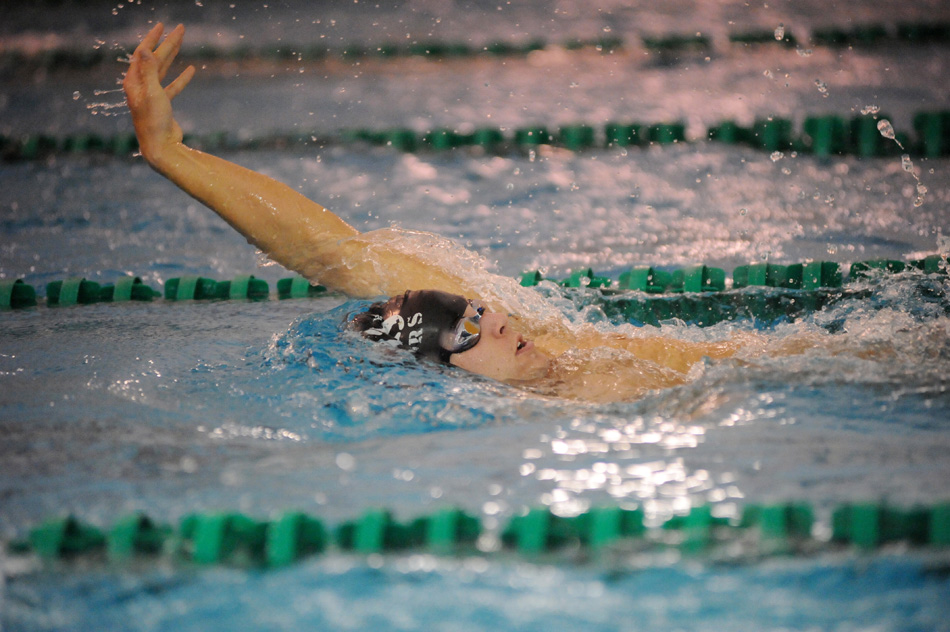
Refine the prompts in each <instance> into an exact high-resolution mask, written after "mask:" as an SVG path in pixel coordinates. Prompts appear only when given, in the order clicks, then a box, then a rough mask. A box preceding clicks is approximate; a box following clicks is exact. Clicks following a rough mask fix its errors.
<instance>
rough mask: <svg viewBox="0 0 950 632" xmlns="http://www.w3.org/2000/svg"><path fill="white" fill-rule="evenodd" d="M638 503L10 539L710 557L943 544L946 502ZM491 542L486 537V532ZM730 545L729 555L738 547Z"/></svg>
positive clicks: (100, 544)
mask: <svg viewBox="0 0 950 632" xmlns="http://www.w3.org/2000/svg"><path fill="white" fill-rule="evenodd" d="M650 523H651V521H648V520H646V519H645V514H644V511H643V510H642V509H641V508H634V509H625V508H622V507H618V506H602V507H595V508H592V509H589V510H587V511H585V512H583V513H581V514H580V515H577V516H571V517H564V516H560V515H557V514H555V513H554V512H552V511H551V509H550V508H548V507H535V508H530V509H528V510H526V511H524V512H523V513H521V514H519V515H516V516H514V517H512V518H511V519H510V520H509V521H508V522H507V524H505V525H504V526H503V527H502V528H500V529H486V528H485V527H484V525H483V524H482V523H481V521H480V520H479V519H478V518H477V517H475V516H472V515H470V514H468V513H466V512H465V511H463V510H461V509H458V508H455V507H447V508H442V509H439V510H437V511H435V512H434V513H432V514H429V515H425V516H421V517H418V518H415V519H411V520H408V521H406V522H400V521H398V520H396V519H395V518H394V516H393V514H392V512H390V511H389V510H386V509H370V510H368V511H366V512H364V513H363V514H362V515H361V516H359V517H358V518H356V519H354V520H349V521H344V522H342V523H339V524H337V525H336V526H335V527H333V528H330V527H328V526H327V525H325V524H324V523H323V522H322V521H321V520H320V519H319V518H316V517H314V516H311V515H308V514H306V513H305V512H300V511H291V512H287V513H284V514H283V515H281V516H279V517H276V518H275V519H273V520H259V519H256V518H253V517H249V516H247V515H245V514H242V513H238V512H215V513H193V514H189V515H187V516H185V517H183V518H182V519H181V520H180V522H179V525H178V527H177V529H176V528H174V527H172V526H171V525H169V524H166V523H162V522H158V521H155V520H153V519H152V518H150V517H149V516H147V515H145V514H143V513H138V514H133V515H130V516H126V517H123V518H120V519H119V520H117V521H116V522H115V523H114V524H113V525H112V526H111V527H108V528H105V529H102V528H99V527H97V526H94V525H91V524H87V523H84V522H82V521H80V520H79V519H78V518H76V517H75V516H64V517H59V518H55V519H51V520H48V521H46V522H44V523H42V524H40V525H39V526H37V527H35V528H33V529H30V531H29V534H28V535H27V536H26V537H25V538H22V539H18V540H13V541H10V542H9V543H8V544H7V549H8V551H9V553H10V554H12V555H23V556H26V555H33V556H36V557H38V558H40V559H42V560H47V561H52V560H70V561H75V560H77V559H86V560H89V559H97V558H98V559H100V560H104V561H109V562H112V563H122V562H127V561H129V560H131V559H138V560H142V559H149V558H151V559H169V558H170V559H172V560H174V561H177V562H180V563H193V564H198V565H217V564H224V565H232V566H256V567H271V568H277V567H284V566H288V565H290V564H293V563H296V562H299V561H302V560H305V559H307V558H309V557H313V556H315V555H318V554H320V553H323V552H326V551H331V550H336V551H340V552H345V553H354V554H359V555H371V554H386V553H400V552H407V551H422V552H428V553H433V554H440V555H454V554H466V553H468V554H474V553H490V552H498V553H513V554H516V555H520V556H522V557H524V558H525V559H527V560H532V561H533V560H537V559H539V558H542V557H543V556H546V555H549V554H558V553H564V552H571V553H573V554H574V555H575V556H576V555H577V554H578V553H581V554H582V555H583V556H585V557H590V556H596V555H598V554H602V553H606V554H608V555H609V554H616V553H617V552H618V551H619V552H622V551H636V552H651V551H652V552H657V551H663V550H670V549H673V550H679V551H681V552H683V553H685V554H688V555H696V556H702V555H707V556H710V557H712V556H713V555H714V554H715V553H716V552H718V553H720V554H721V552H722V551H723V550H727V549H729V548H731V549H732V550H734V549H735V545H740V547H741V551H742V552H741V554H740V555H741V556H745V557H755V558H758V557H761V556H763V555H786V556H788V555H808V554H816V553H821V552H829V551H841V550H847V549H851V550H855V551H859V552H864V553H867V552H871V551H874V550H877V549H880V548H881V547H885V546H888V545H893V544H898V543H899V544H901V545H903V546H904V547H906V546H913V547H920V548H930V549H946V548H948V547H950V502H941V503H936V504H934V505H931V506H916V507H896V506H893V505H888V504H884V503H873V502H855V503H845V504H841V505H838V506H837V507H835V508H834V509H833V511H832V514H831V524H830V529H828V528H827V527H828V525H825V529H824V532H826V533H827V532H830V535H827V534H826V535H822V536H820V537H819V536H816V533H820V532H821V531H822V530H821V529H820V528H816V527H820V525H819V523H818V522H817V521H816V519H815V511H814V509H813V508H812V507H811V506H810V505H809V504H807V503H803V502H793V503H770V504H750V505H747V506H745V507H744V508H742V510H741V512H740V514H739V515H738V516H732V517H723V516H718V515H717V511H716V508H715V507H714V506H710V505H700V506H696V507H693V508H692V509H691V510H690V511H689V513H687V514H683V515H675V516H673V517H671V518H669V519H668V520H665V521H663V522H662V523H660V524H657V525H652V524H650ZM486 536H487V537H488V538H491V539H492V542H491V543H488V542H486V539H485V537H486ZM732 555H736V554H735V553H733V554H732Z"/></svg>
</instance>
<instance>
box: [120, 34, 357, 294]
mask: <svg viewBox="0 0 950 632" xmlns="http://www.w3.org/2000/svg"><path fill="white" fill-rule="evenodd" d="M162 32H163V27H162V25H161V24H158V25H156V26H155V27H154V28H153V29H152V30H151V31H150V32H149V33H148V35H147V36H146V37H145V38H144V39H143V40H142V43H141V44H139V46H138V47H137V48H136V49H135V53H134V54H133V55H132V59H131V63H130V66H129V70H128V72H127V74H126V76H125V81H124V83H123V87H124V89H125V93H126V99H127V101H128V104H129V110H130V111H131V113H132V121H133V124H134V125H135V133H136V135H137V136H138V139H139V147H140V150H141V152H142V156H143V157H144V158H145V160H146V161H147V162H148V163H149V164H150V165H151V166H152V167H153V168H154V169H155V170H156V171H158V172H159V173H160V174H162V175H163V176H165V177H166V178H168V179H169V180H171V181H172V182H173V183H175V184H176V185H178V187H180V188H181V189H182V190H183V191H185V192H186V193H188V194H189V195H191V196H192V197H194V198H195V199H197V200H198V201H200V202H202V203H203V204H205V205H206V206H208V207H209V208H211V209H212V210H214V211H215V212H216V213H217V214H218V215H220V216H221V217H222V218H224V219H225V220H226V221H227V222H228V223H229V224H230V225H231V226H233V227H234V228H235V229H237V230H238V232H240V233H241V234H242V235H244V236H245V237H246V238H247V240H248V241H249V242H251V243H252V244H254V245H255V246H257V247H258V248H260V249H261V250H263V251H264V252H266V253H267V254H268V255H269V256H270V257H271V258H272V259H274V260H275V261H277V262H278V263H280V264H282V265H284V266H286V267H288V268H290V269H292V270H296V271H298V272H301V273H302V274H306V272H307V267H308V265H307V264H308V261H312V260H314V258H316V259H321V258H330V259H332V258H333V257H334V256H335V254H334V250H335V247H334V244H335V243H336V242H337V241H339V240H340V239H345V238H347V237H353V236H356V235H358V234H359V231H357V230H356V229H355V228H353V227H352V226H350V225H349V224H347V223H346V222H344V221H343V220H342V219H340V218H339V217H337V216H336V215H335V214H333V213H332V212H330V211H328V210H327V209H325V208H323V207H322V206H321V205H319V204H317V203H316V202H313V201H312V200H309V199H308V198H306V197H305V196H303V195H301V194H300V193H298V192H297V191H294V190H293V189H291V188H290V187H288V186H286V185H284V184H282V183H280V182H277V181H275V180H273V179H271V178H268V177H267V176H264V175H262V174H260V173H257V172H255V171H251V170H249V169H245V168H244V167H241V166H239V165H236V164H234V163H231V162H228V161H226V160H223V159H221V158H217V157H215V156H212V155H210V154H206V153H203V152H200V151H197V150H195V149H191V148H189V147H186V146H185V145H184V144H183V142H182V131H181V127H180V126H179V125H178V123H177V122H176V121H175V118H174V115H173V113H172V106H171V100H172V99H173V98H175V97H176V96H177V95H178V94H179V93H180V92H181V91H182V90H183V89H184V88H185V86H186V85H188V82H189V81H190V80H191V78H192V77H193V76H194V74H195V70H194V67H193V66H189V67H188V68H187V69H185V71H184V72H182V74H181V75H180V76H179V77H178V78H177V79H175V80H174V81H173V82H171V83H170V84H169V85H168V86H167V87H164V88H163V87H162V85H161V82H162V80H163V79H164V78H165V75H166V73H167V72H168V68H169V66H170V65H171V63H172V61H173V60H174V58H175V56H176V55H177V54H178V50H179V48H180V47H181V42H182V38H183V36H184V27H182V26H180V25H179V26H178V27H177V28H175V29H174V30H173V31H172V32H171V33H169V34H168V37H167V38H166V39H165V41H163V42H162V43H161V44H160V45H159V41H160V40H161V36H162ZM338 289H341V290H343V291H347V288H346V287H340V288H338Z"/></svg>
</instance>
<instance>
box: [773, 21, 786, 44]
mask: <svg viewBox="0 0 950 632" xmlns="http://www.w3.org/2000/svg"><path fill="white" fill-rule="evenodd" d="M784 37H785V25H784V24H779V25H778V26H776V27H775V39H776V40H778V41H779V42H781V41H782V39H783V38H784Z"/></svg>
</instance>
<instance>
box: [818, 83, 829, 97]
mask: <svg viewBox="0 0 950 632" xmlns="http://www.w3.org/2000/svg"><path fill="white" fill-rule="evenodd" d="M815 85H816V86H818V92H820V93H821V96H823V97H827V96H828V84H826V83H825V82H824V81H822V80H821V79H815Z"/></svg>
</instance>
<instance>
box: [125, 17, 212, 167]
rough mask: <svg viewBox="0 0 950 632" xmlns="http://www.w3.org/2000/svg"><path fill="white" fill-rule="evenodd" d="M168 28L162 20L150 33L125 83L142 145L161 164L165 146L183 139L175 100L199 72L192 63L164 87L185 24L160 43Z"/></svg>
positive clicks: (135, 55)
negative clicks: (173, 108)
mask: <svg viewBox="0 0 950 632" xmlns="http://www.w3.org/2000/svg"><path fill="white" fill-rule="evenodd" d="M164 30H165V29H164V26H163V25H162V24H161V23H159V24H156V25H155V26H154V27H153V28H152V30H151V31H149V32H148V35H146V36H145V38H144V39H143V40H142V42H141V43H140V44H139V45H138V47H137V48H136V49H135V52H134V53H133V54H132V59H131V63H130V64H129V70H128V72H127V73H126V75H125V80H124V81H123V83H122V87H123V89H124V90H125V98H126V102H127V103H128V106H129V111H130V112H131V113H132V123H133V125H134V126H135V134H136V136H138V139H139V148H140V150H141V152H142V155H143V156H144V157H145V159H146V160H148V162H149V163H151V164H152V165H156V164H157V162H158V161H159V160H160V158H161V155H162V151H163V150H164V149H167V148H169V147H170V146H173V145H175V144H177V143H180V142H181V141H182V131H181V127H180V126H179V125H178V123H177V121H175V117H174V114H173V113H172V104H171V102H172V99H174V98H175V97H176V96H178V95H179V94H180V93H181V91H182V90H184V89H185V86H187V85H188V82H189V81H191V78H192V77H194V75H195V67H194V66H188V67H187V68H186V69H185V70H184V71H183V72H182V73H181V74H180V75H179V76H178V77H177V78H176V79H175V80H174V81H172V82H171V83H169V84H168V85H167V86H165V87H164V88H163V87H162V81H163V80H164V79H165V75H166V74H167V73H168V68H169V67H170V66H171V64H172V62H173V61H174V59H175V56H176V55H177V54H178V51H179V49H180V48H181V42H182V39H183V38H184V36H185V27H184V26H182V25H180V24H179V25H178V26H177V27H175V29H174V30H172V31H171V32H170V33H169V34H168V36H167V37H166V38H165V40H164V41H162V42H161V44H159V42H160V41H161V39H162V33H163V32H164Z"/></svg>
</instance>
